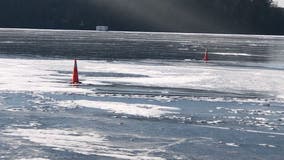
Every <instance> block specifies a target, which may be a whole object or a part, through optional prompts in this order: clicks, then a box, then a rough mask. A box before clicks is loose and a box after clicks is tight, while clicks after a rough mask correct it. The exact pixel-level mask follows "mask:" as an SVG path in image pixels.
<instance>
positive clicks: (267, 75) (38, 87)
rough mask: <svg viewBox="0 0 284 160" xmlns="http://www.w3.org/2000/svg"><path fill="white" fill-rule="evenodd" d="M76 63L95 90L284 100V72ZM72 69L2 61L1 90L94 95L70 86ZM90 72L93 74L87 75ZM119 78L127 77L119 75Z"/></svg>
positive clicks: (63, 63)
mask: <svg viewBox="0 0 284 160" xmlns="http://www.w3.org/2000/svg"><path fill="white" fill-rule="evenodd" d="M78 63H79V72H81V75H80V78H81V81H82V82H83V84H84V83H85V84H88V85H94V86H98V85H101V86H103V85H110V84H123V85H126V86H146V87H166V88H178V89H200V90H205V91H206V90H207V91H218V92H224V94H225V93H226V92H227V91H230V93H234V94H243V95H244V96H250V97H257V95H258V94H259V95H263V96H264V98H265V96H266V98H269V97H274V99H283V96H284V84H283V83H282V82H283V80H284V74H283V72H284V71H283V70H270V69H258V68H236V67H230V66H227V67H224V66H222V67H219V66H211V65H210V64H203V63H184V62H175V63H169V64H168V65H165V64H159V63H157V64H154V65H153V64H152V63H147V62H142V63H141V62H137V63H135V62H133V63H125V62H123V61H121V62H119V61H116V62H106V61H86V60H82V61H79V62H78ZM14 64H17V65H14ZM72 65H73V64H72V61H67V60H25V59H1V63H0V67H1V68H5V69H3V70H1V71H0V75H1V76H0V81H1V84H0V90H2V91H40V92H70V93H72V92H76V93H78V92H81V93H83V94H86V93H92V92H93V91H92V90H91V89H95V88H86V87H85V88H84V87H70V84H69V82H70V79H71V71H72V67H73V66H72ZM92 72H94V73H93V74H87V73H92ZM101 73H109V74H110V76H104V75H102V76H100V74H101ZM111 74H112V75H111ZM116 74H117V75H118V76H116ZM120 74H125V75H126V76H122V77H121V76H119V75H120ZM137 74H138V75H140V76H138V75H137ZM131 75H133V76H131ZM253 95H255V96H253ZM206 96H208V95H206ZM259 98H263V97H259Z"/></svg>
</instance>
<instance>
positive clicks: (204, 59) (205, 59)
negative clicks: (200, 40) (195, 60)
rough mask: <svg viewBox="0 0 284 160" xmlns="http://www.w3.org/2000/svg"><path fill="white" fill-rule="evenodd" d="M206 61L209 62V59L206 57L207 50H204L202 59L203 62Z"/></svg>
mask: <svg viewBox="0 0 284 160" xmlns="http://www.w3.org/2000/svg"><path fill="white" fill-rule="evenodd" d="M208 60H209V57H208V50H207V48H206V50H205V53H204V57H203V61H204V62H206V63H207V62H208Z"/></svg>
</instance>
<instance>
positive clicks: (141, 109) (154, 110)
mask: <svg viewBox="0 0 284 160" xmlns="http://www.w3.org/2000/svg"><path fill="white" fill-rule="evenodd" d="M59 106H63V107H72V106H82V107H89V108H98V109H103V110H108V111H110V112H114V113H118V114H128V115H134V116H142V117H148V118H149V117H160V116H161V115H165V114H174V113H177V112H176V111H179V109H178V108H174V107H166V106H157V105H149V104H128V103H121V102H104V101H87V100H75V101H61V102H59Z"/></svg>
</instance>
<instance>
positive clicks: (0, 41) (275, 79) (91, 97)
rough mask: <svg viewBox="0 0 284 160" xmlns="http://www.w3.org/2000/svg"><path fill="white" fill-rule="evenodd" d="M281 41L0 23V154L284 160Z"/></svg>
mask: <svg viewBox="0 0 284 160" xmlns="http://www.w3.org/2000/svg"><path fill="white" fill-rule="evenodd" d="M283 44H284V37H281V36H253V35H214V34H176V33H136V32H92V31H59V30H19V29H0V53H1V55H0V68H1V69H0V118H1V120H0V129H1V130H0V159H19V160H21V159H31V160H36V159H37V160H49V159H50V160H53V159H135V160H136V159H140V160H144V159H146V160H147V159H149V160H152V159H154V160H155V159H157V160H160V159H192V160H195V159H201V160H212V159H213V160H220V159H232V160H241V159H271V160H282V159H283V156H284V153H283V150H284V83H283V82H284V47H283ZM204 48H208V49H209V59H210V61H209V63H204V62H203V61H201V59H202V54H203V52H204ZM73 58H78V59H79V60H78V67H79V73H80V80H81V81H82V85H80V86H71V85H70V84H69V82H70V80H71V76H72V69H73V60H72V59H73Z"/></svg>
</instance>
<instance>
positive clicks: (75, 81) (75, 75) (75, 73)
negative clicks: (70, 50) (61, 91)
mask: <svg viewBox="0 0 284 160" xmlns="http://www.w3.org/2000/svg"><path fill="white" fill-rule="evenodd" d="M71 83H72V84H80V83H81V82H80V81H79V75H78V68H77V59H74V69H73V78H72V82H71Z"/></svg>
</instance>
